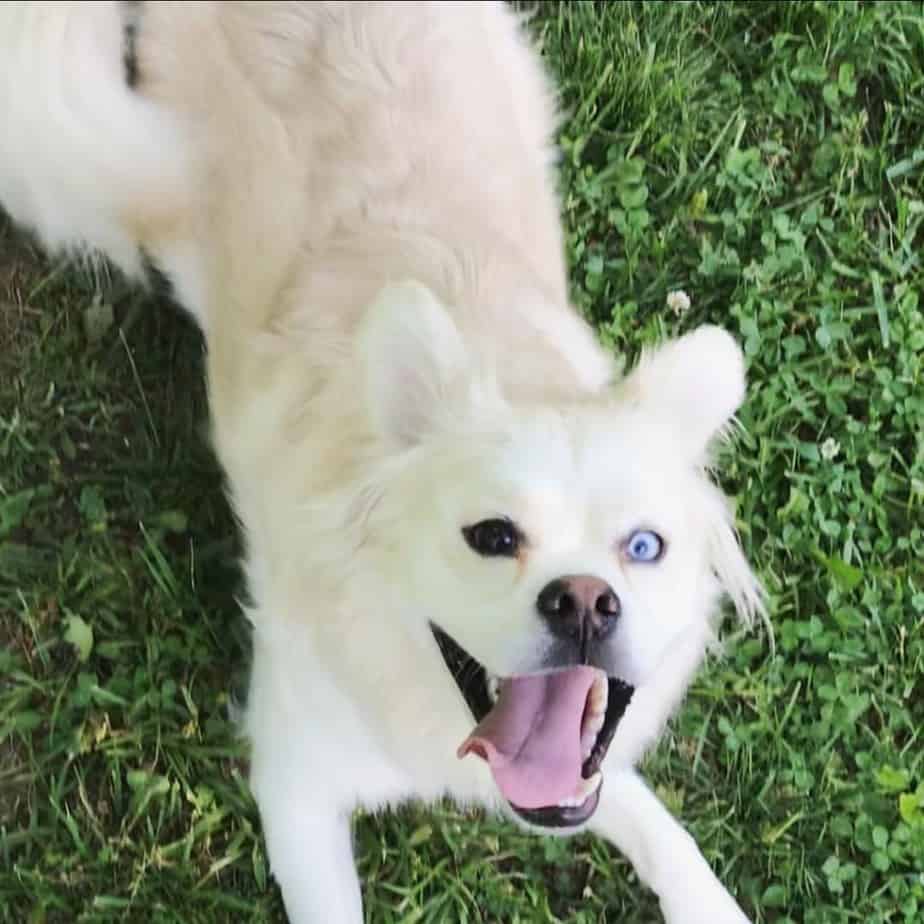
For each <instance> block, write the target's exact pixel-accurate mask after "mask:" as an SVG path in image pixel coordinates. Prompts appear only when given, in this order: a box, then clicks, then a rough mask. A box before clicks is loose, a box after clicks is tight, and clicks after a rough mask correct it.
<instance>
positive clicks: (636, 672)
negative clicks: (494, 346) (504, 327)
mask: <svg viewBox="0 0 924 924" xmlns="http://www.w3.org/2000/svg"><path fill="white" fill-rule="evenodd" d="M364 349H365V350H366V368H367V369H368V370H369V372H370V381H369V383H368V384H369V388H370V392H369V395H370V402H371V405H372V407H373V415H374V418H375V420H376V422H377V426H378V427H379V429H380V431H381V435H382V438H383V439H386V440H390V441H392V443H393V446H394V449H395V451H396V455H397V456H398V457H399V458H401V459H402V464H401V465H400V466H399V467H397V474H396V475H395V476H394V479H393V481H392V482H391V484H390V486H389V488H388V490H387V491H386V492H385V493H384V494H383V499H382V505H381V510H379V511H378V512H377V515H376V517H375V518H374V525H373V526H372V527H371V528H374V529H375V530H376V532H377V535H376V544H377V545H380V546H382V547H384V548H387V549H390V550H392V552H393V553H394V555H393V557H392V558H391V559H390V561H391V562H392V566H391V567H390V568H389V579H390V580H391V581H393V582H394V585H395V588H396V593H397V594H398V596H399V597H400V599H401V601H402V610H403V611H404V612H406V613H407V614H409V617H410V618H412V619H416V620H419V621H423V622H425V623H427V624H429V626H430V627H431V629H432V631H433V632H434V635H435V636H436V639H437V641H438V643H439V647H440V649H441V651H442V654H443V655H444V657H445V659H446V663H447V668H448V672H449V673H451V674H453V675H454V676H455V679H456V682H457V683H458V685H459V687H460V689H461V690H462V692H463V694H464V695H465V697H466V699H467V701H468V702H469V704H470V707H471V709H472V712H473V713H474V716H475V718H476V719H477V720H478V721H479V724H478V726H477V728H476V729H475V731H474V732H473V734H472V735H471V736H470V738H469V739H468V740H467V741H465V742H464V743H463V744H462V747H461V748H460V753H462V754H465V753H468V752H474V753H476V754H478V755H479V756H481V757H483V758H484V759H485V760H487V761H488V762H489V763H490V765H491V769H492V771H493V772H494V775H495V779H496V780H497V783H498V786H499V787H500V789H501V791H502V793H503V794H504V795H505V796H506V797H507V798H508V800H509V801H510V802H511V804H512V805H513V806H514V808H515V809H516V810H517V811H518V812H519V814H521V815H522V816H523V817H525V818H526V819H527V820H529V821H531V822H534V823H537V824H541V825H547V826H572V825H575V824H579V823H581V822H583V821H585V820H586V819H587V818H588V817H589V816H590V814H592V812H593V810H594V808H595V807H596V803H597V796H596V792H597V789H598V788H599V783H600V775H599V769H600V764H601V762H602V759H603V757H604V756H605V754H606V750H607V747H608V746H609V743H610V740H611V739H612V738H613V735H614V733H615V731H616V728H617V725H618V723H619V720H620V718H621V716H622V713H623V711H624V710H625V708H626V706H627V704H628V702H629V700H630V699H631V697H632V693H633V690H634V688H637V687H642V686H645V685H647V684H651V683H656V682H657V675H658V670H659V667H660V666H661V665H663V664H664V662H665V659H666V657H667V656H668V655H669V653H670V651H671V649H672V647H673V646H675V645H677V644H678V640H679V639H682V638H683V637H684V636H685V635H686V634H687V633H688V632H689V631H690V630H691V629H692V630H695V631H696V632H697V633H698V635H700V636H701V635H702V629H703V628H704V627H705V625H706V624H707V623H708V620H709V618H710V615H711V613H712V611H713V608H714V606H715V603H716V600H717V597H718V595H719V592H720V591H721V589H723V585H724V589H725V590H727V591H728V592H729V593H731V595H732V596H733V597H734V599H735V601H736V603H737V604H738V605H739V606H744V607H745V608H746V607H747V606H748V605H750V604H753V603H754V602H755V601H756V596H755V594H756V591H755V586H756V585H755V584H754V581H753V578H752V576H751V573H750V571H749V569H748V567H747V564H746V562H745V561H744V559H743V557H742V556H741V553H740V551H739V549H738V546H737V543H736V542H735V539H734V535H733V532H732V530H731V527H730V525H729V522H728V515H727V511H726V508H725V505H724V504H723V502H722V498H721V495H719V494H718V492H717V491H716V490H715V488H714V487H713V486H712V485H711V484H710V483H709V481H708V480H707V477H706V475H705V473H704V470H703V465H704V460H705V458H706V453H707V448H708V444H709V443H710V441H711V440H712V439H713V438H714V437H715V436H716V435H717V434H718V433H719V432H720V431H721V429H722V428H723V427H724V426H725V425H726V424H727V423H728V421H729V418H730V416H731V415H732V413H733V412H734V410H735V409H736V408H737V406H738V404H739V403H740V401H741V398H742V396H743V389H744V380H743V365H742V359H741V355H740V352H739V350H738V348H737V347H736V346H735V344H734V343H733V342H732V340H731V338H729V337H728V336H727V335H725V334H723V333H721V332H720V331H717V330H715V329H704V330H701V331H699V332H697V333H695V334H693V335H690V336H689V337H687V338H684V339H683V340H680V341H677V342H675V343H673V344H670V345H668V346H666V347H664V348H662V349H661V350H660V351H659V352H658V353H656V354H655V355H654V356H652V357H649V358H648V359H647V360H646V361H644V362H643V363H642V364H641V366H640V367H639V368H638V369H637V370H636V371H635V372H634V373H633V374H632V375H631V376H630V377H629V378H628V379H627V380H626V381H625V382H624V383H622V384H621V386H620V387H619V388H618V389H613V390H612V391H611V393H609V394H600V395H590V396H588V400H587V401H586V402H582V403H575V402H573V401H569V403H567V404H566V405H561V404H557V405H549V404H542V405H539V406H535V405H533V406H527V407H523V406H519V405H513V404H511V403H509V402H508V401H506V400H504V398H503V397H501V395H500V394H499V391H498V389H497V388H496V387H493V386H492V385H491V384H490V380H489V378H486V376H485V375H484V372H483V370H478V369H476V368H475V366H474V365H473V364H472V362H471V358H470V357H469V356H468V355H467V353H466V349H465V347H464V345H463V342H462V340H461V338H460V337H459V334H458V332H457V330H456V329H455V327H454V326H453V323H452V321H451V319H450V318H449V316H448V315H447V314H446V312H445V311H444V309H442V307H441V306H439V305H438V304H437V303H436V302H435V300H434V299H433V298H432V296H431V295H430V294H429V293H427V292H426V291H424V290H421V289H419V288H416V287H399V288H397V289H394V290H390V291H389V292H388V293H386V295H385V296H384V297H383V299H382V300H381V301H380V304H379V305H377V306H376V308H374V309H373V314H372V317H371V318H370V322H369V324H368V325H367V331H366V339H365V343H364Z"/></svg>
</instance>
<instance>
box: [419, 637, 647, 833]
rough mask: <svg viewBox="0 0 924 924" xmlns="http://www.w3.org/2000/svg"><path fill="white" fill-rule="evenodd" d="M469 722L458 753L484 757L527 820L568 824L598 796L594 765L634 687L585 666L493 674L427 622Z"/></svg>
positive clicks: (583, 817) (587, 812)
mask: <svg viewBox="0 0 924 924" xmlns="http://www.w3.org/2000/svg"><path fill="white" fill-rule="evenodd" d="M431 629H432V631H433V635H434V637H435V638H436V641H437V644H438V645H439V647H440V651H441V652H442V654H443V659H444V660H445V662H446V666H447V667H448V668H449V672H450V673H451V674H452V676H453V678H454V679H455V681H456V684H457V685H458V687H459V690H460V691H461V693H462V695H463V697H464V698H465V701H466V702H467V703H468V706H469V709H471V711H472V715H473V716H474V717H475V721H476V722H477V723H478V724H477V725H476V727H475V729H474V730H473V731H472V733H471V734H470V735H469V736H468V738H466V739H465V741H464V742H462V744H461V745H460V746H459V751H458V755H459V757H465V756H466V755H467V754H476V755H478V756H479V757H481V758H482V759H483V760H485V761H486V762H487V763H488V765H489V766H490V768H491V772H492V774H493V775H494V781H495V782H496V783H497V787H498V789H499V790H500V791H501V793H502V794H503V796H504V798H506V799H507V801H508V802H509V803H510V806H511V808H512V809H513V810H514V811H515V812H516V813H517V814H518V815H519V816H520V817H521V818H523V819H524V820H526V821H528V822H530V824H534V825H538V826H541V827H546V828H571V827H575V826H577V825H580V824H583V823H584V822H585V821H587V819H589V818H590V816H591V815H593V813H594V811H595V810H596V808H597V804H598V802H599V801H600V787H601V785H602V783H603V774H602V772H601V770H600V766H601V764H602V763H603V758H604V757H605V756H606V752H607V750H608V749H609V746H610V743H611V742H612V740H613V736H614V735H615V733H616V728H617V726H618V725H619V721H620V719H622V717H623V714H624V713H625V711H626V708H627V707H628V705H629V702H630V700H631V699H632V694H633V692H634V690H635V688H634V687H632V686H631V685H629V684H627V683H625V682H624V681H622V680H619V679H618V678H615V677H607V675H606V674H605V673H604V672H603V671H601V670H599V669H597V668H595V667H589V666H586V665H578V666H575V667H569V668H563V669H561V670H557V671H550V672H546V673H537V674H519V675H516V676H513V677H504V678H495V677H491V676H489V675H488V673H487V671H486V670H485V668H484V667H483V666H482V665H481V664H480V663H479V662H478V661H476V660H475V658H473V657H472V656H471V655H470V654H469V653H468V652H467V651H465V649H464V648H462V647H461V646H460V645H459V644H458V643H457V642H455V641H454V640H453V639H452V638H450V637H449V636H448V635H447V634H446V633H445V632H444V631H443V630H442V629H440V628H438V627H437V626H434V625H432V624H431Z"/></svg>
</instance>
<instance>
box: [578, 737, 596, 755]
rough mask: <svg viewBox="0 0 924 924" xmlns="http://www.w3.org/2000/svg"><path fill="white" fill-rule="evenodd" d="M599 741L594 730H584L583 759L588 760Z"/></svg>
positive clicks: (582, 740) (582, 741)
mask: <svg viewBox="0 0 924 924" xmlns="http://www.w3.org/2000/svg"><path fill="white" fill-rule="evenodd" d="M596 741H597V736H596V734H595V733H593V732H586V731H585V732H584V733H583V734H582V735H581V760H587V758H588V757H590V752H591V751H592V750H593V749H594V744H595V743H596Z"/></svg>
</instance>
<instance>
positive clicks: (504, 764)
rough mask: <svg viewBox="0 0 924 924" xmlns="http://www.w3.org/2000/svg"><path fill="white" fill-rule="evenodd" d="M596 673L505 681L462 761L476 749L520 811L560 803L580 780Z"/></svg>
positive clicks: (465, 745)
mask: <svg viewBox="0 0 924 924" xmlns="http://www.w3.org/2000/svg"><path fill="white" fill-rule="evenodd" d="M595 674H596V670H595V668H592V667H572V668H569V669H568V670H566V671H559V672H557V673H554V674H529V675H527V676H522V677H511V678H509V679H508V680H505V681H503V683H502V684H501V688H500V694H499V696H498V698H497V703H496V704H495V706H494V708H493V709H492V710H491V711H490V712H489V713H488V714H487V715H486V716H485V717H484V718H483V719H482V720H481V722H480V723H479V724H478V727H477V728H476V729H475V730H474V731H473V732H472V733H471V735H469V736H468V738H466V740H465V741H463V742H462V744H461V746H460V747H459V751H458V754H459V757H465V755H466V754H468V753H469V752H470V751H474V752H475V753H476V754H478V755H479V757H482V758H484V759H485V760H486V761H487V762H488V764H489V765H490V767H491V772H492V773H493V774H494V780H495V782H496V783H497V786H498V789H500V791H501V792H502V793H503V794H504V797H505V798H506V799H507V800H509V801H510V802H512V803H513V804H514V805H517V806H519V807H520V808H525V809H530V808H542V807H544V806H548V805H557V804H558V803H559V802H560V801H561V800H562V799H566V798H567V797H568V796H570V795H571V794H572V793H573V792H574V790H575V787H576V786H577V785H578V783H579V782H580V780H581V764H582V763H583V761H582V760H581V720H582V718H583V716H584V706H585V704H586V702H587V694H588V693H589V692H590V688H591V686H592V684H593V682H594V676H595Z"/></svg>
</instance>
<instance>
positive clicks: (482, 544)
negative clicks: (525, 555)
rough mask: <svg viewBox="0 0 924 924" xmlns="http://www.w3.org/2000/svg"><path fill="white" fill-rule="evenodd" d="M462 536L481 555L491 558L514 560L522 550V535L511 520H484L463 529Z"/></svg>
mask: <svg viewBox="0 0 924 924" xmlns="http://www.w3.org/2000/svg"><path fill="white" fill-rule="evenodd" d="M462 535H463V536H465V541H466V542H467V543H468V544H469V545H470V546H471V547H472V548H473V549H474V550H475V551H476V552H477V553H478V554H479V555H484V556H486V557H489V558H499V557H501V556H503V557H505V558H513V557H514V556H515V555H516V554H517V551H518V550H519V548H520V533H519V531H518V530H517V528H516V526H515V525H514V524H513V523H511V522H510V520H504V519H500V518H497V519H493V520H482V521H481V522H480V523H476V524H475V525H474V526H465V527H463V528H462Z"/></svg>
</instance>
